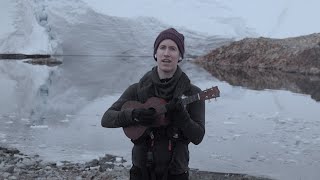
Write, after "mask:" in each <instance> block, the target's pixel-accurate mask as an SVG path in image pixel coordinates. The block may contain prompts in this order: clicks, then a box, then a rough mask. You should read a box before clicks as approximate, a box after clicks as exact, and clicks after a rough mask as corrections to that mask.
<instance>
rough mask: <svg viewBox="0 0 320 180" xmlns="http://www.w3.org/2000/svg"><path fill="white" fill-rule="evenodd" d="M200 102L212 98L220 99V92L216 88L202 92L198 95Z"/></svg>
mask: <svg viewBox="0 0 320 180" xmlns="http://www.w3.org/2000/svg"><path fill="white" fill-rule="evenodd" d="M199 97H200V100H207V99H212V98H217V97H220V90H219V88H218V86H214V87H212V88H209V89H206V90H203V91H202V92H200V93H199Z"/></svg>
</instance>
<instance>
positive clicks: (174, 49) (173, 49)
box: [169, 46, 177, 51]
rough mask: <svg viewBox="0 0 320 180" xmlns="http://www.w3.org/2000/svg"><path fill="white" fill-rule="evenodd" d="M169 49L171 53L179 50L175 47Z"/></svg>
mask: <svg viewBox="0 0 320 180" xmlns="http://www.w3.org/2000/svg"><path fill="white" fill-rule="evenodd" d="M169 49H170V50H171V51H176V50H177V48H176V47H174V46H170V47H169Z"/></svg>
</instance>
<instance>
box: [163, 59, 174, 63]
mask: <svg viewBox="0 0 320 180" xmlns="http://www.w3.org/2000/svg"><path fill="white" fill-rule="evenodd" d="M161 62H163V63H171V62H172V61H171V60H169V59H163V60H161Z"/></svg>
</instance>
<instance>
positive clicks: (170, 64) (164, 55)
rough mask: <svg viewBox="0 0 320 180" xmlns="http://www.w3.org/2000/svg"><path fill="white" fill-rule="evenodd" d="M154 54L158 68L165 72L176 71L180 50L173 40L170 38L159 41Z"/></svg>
mask: <svg viewBox="0 0 320 180" xmlns="http://www.w3.org/2000/svg"><path fill="white" fill-rule="evenodd" d="M156 55H157V63H158V69H159V70H161V71H163V72H165V73H173V72H175V71H176V69H177V65H178V61H179V57H180V52H179V48H178V46H177V44H176V43H175V42H174V41H172V40H171V39H165V40H163V41H161V43H160V44H159V47H158V49H157V52H156Z"/></svg>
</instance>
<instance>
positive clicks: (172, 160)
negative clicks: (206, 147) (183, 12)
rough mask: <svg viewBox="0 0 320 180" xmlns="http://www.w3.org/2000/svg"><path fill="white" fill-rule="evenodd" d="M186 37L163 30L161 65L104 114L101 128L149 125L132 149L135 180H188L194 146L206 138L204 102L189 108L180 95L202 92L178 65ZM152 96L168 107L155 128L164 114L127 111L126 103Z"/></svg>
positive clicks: (158, 51) (157, 46) (157, 54)
mask: <svg viewBox="0 0 320 180" xmlns="http://www.w3.org/2000/svg"><path fill="white" fill-rule="evenodd" d="M184 51H185V48H184V36H183V34H181V33H179V32H178V31H177V30H175V29H174V28H169V29H166V30H164V31H162V32H161V33H160V34H159V35H158V36H157V38H156V40H155V42H154V52H153V56H154V59H155V61H156V63H157V66H155V67H153V68H152V70H150V71H149V72H147V73H146V74H145V75H144V76H143V77H142V78H141V79H140V81H139V82H138V83H135V84H132V85H131V86H129V87H128V88H127V89H126V90H125V92H124V93H123V94H122V95H121V97H120V98H119V99H118V100H117V101H116V102H115V103H114V104H113V105H112V106H111V107H110V108H109V109H108V110H107V111H106V112H105V114H104V115H103V117H102V120H101V125H102V126H103V127H107V128H117V127H123V128H126V127H135V126H137V125H138V126H143V127H147V130H146V131H145V132H144V135H142V136H141V137H139V138H138V139H136V140H132V142H133V143H134V146H133V149H132V164H133V165H132V168H131V169H130V180H173V179H174V180H188V178H189V173H188V170H189V167H188V165H189V150H188V145H189V143H190V142H192V143H193V144H196V145H197V144H199V143H200V142H201V141H202V139H203V136H204V134H205V103H204V101H195V102H193V103H190V104H188V105H186V106H185V104H184V103H183V101H182V99H181V96H183V95H184V96H191V95H194V94H197V93H199V92H200V91H201V90H200V88H198V87H197V86H195V85H193V84H191V82H190V80H189V78H188V76H187V75H186V74H185V73H184V72H183V71H182V70H181V68H180V67H179V65H178V64H179V62H181V61H182V59H183V56H184ZM151 97H157V98H161V99H163V100H165V101H166V102H168V103H167V104H165V108H166V113H165V119H167V120H168V121H169V123H168V124H166V125H159V126H155V125H154V124H156V121H157V119H159V116H161V115H160V114H159V113H158V112H157V110H156V109H155V108H154V107H153V106H151V107H147V108H138V107H137V108H127V109H123V108H122V106H123V105H124V104H125V103H126V102H127V101H138V102H140V103H145V102H146V101H148V99H150V98H151Z"/></svg>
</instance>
